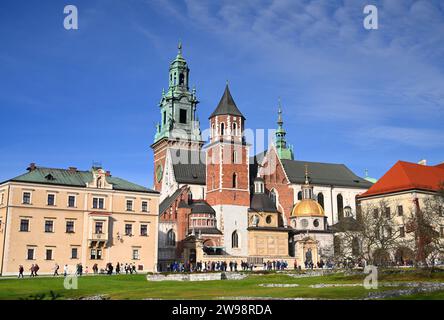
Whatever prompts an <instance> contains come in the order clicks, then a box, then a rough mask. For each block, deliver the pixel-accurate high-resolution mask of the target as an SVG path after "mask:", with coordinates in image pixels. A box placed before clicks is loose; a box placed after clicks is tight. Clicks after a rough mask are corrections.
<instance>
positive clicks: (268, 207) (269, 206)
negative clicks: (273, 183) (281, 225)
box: [250, 193, 277, 212]
mask: <svg viewBox="0 0 444 320" xmlns="http://www.w3.org/2000/svg"><path fill="white" fill-rule="evenodd" d="M250 208H251V209H254V210H256V211H264V212H277V210H276V205H275V204H274V202H273V200H271V198H270V197H269V196H268V195H266V194H265V193H255V194H254V195H253V197H251V202H250Z"/></svg>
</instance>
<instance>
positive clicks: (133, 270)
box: [131, 263, 137, 273]
mask: <svg viewBox="0 0 444 320" xmlns="http://www.w3.org/2000/svg"><path fill="white" fill-rule="evenodd" d="M133 272H134V273H137V271H136V265H135V264H134V263H133V267H132V272H131V273H133Z"/></svg>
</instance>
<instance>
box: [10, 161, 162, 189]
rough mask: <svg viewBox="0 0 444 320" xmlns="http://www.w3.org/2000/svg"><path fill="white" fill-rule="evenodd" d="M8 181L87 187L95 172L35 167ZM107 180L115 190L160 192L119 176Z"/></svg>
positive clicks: (108, 177)
mask: <svg viewBox="0 0 444 320" xmlns="http://www.w3.org/2000/svg"><path fill="white" fill-rule="evenodd" d="M8 181H11V182H24V183H39V184H47V185H58V186H70V187H78V188H86V185H87V183H89V182H91V181H93V174H92V172H91V171H79V170H69V169H57V168H44V167H35V168H33V169H32V170H29V172H27V173H24V174H22V175H20V176H17V177H15V178H12V179H10V180H8ZM8 181H5V182H8ZM106 181H107V182H108V183H110V184H112V185H113V190H121V191H134V192H146V193H158V192H157V191H154V190H152V189H148V188H145V187H143V186H141V185H138V184H135V183H132V182H129V181H127V180H124V179H121V178H118V177H113V176H107V177H106Z"/></svg>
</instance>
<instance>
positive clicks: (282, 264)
mask: <svg viewBox="0 0 444 320" xmlns="http://www.w3.org/2000/svg"><path fill="white" fill-rule="evenodd" d="M287 267H288V262H287V261H284V260H277V261H276V260H273V261H267V262H265V261H264V270H267V271H271V270H285V269H287Z"/></svg>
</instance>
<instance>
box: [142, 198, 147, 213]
mask: <svg viewBox="0 0 444 320" xmlns="http://www.w3.org/2000/svg"><path fill="white" fill-rule="evenodd" d="M142 212H148V201H142Z"/></svg>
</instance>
